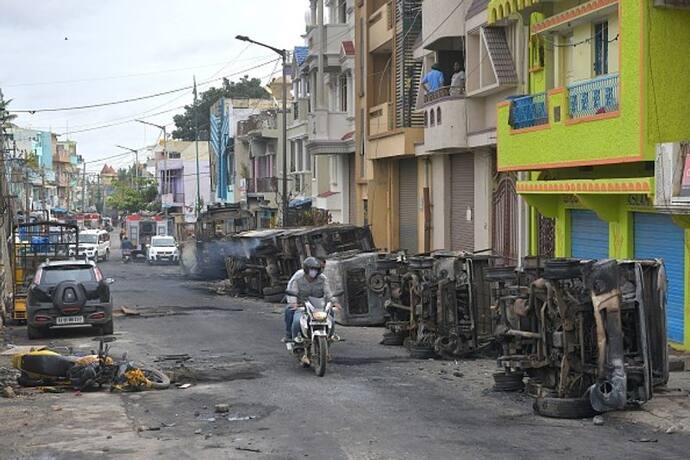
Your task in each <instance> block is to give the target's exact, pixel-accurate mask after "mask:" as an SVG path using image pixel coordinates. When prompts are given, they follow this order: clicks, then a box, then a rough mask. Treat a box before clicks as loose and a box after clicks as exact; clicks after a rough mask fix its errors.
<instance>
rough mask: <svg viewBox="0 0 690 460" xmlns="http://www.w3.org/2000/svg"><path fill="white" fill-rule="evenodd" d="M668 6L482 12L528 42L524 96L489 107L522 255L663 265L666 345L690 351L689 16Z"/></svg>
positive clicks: (603, 3) (598, 1)
mask: <svg viewBox="0 0 690 460" xmlns="http://www.w3.org/2000/svg"><path fill="white" fill-rule="evenodd" d="M673 3H674V2H671V1H667V2H655V1H654V0H591V1H587V2H582V1H572V0H561V1H558V0H551V1H548V2H547V1H539V0H491V1H490V2H489V4H488V11H487V13H488V17H489V21H490V23H491V24H490V26H491V25H493V26H500V25H502V24H504V23H506V22H510V21H518V22H519V23H521V24H522V25H523V26H524V27H529V32H530V33H529V37H530V38H529V42H528V43H525V44H523V45H524V47H523V49H524V50H525V52H526V53H528V59H527V60H526V62H528V68H526V69H523V72H522V75H523V76H524V78H523V82H522V85H523V93H524V95H523V96H518V97H513V98H511V99H510V100H506V101H503V102H501V103H499V104H498V107H497V137H498V139H497V146H498V147H497V148H498V154H497V158H498V159H497V161H498V169H499V171H517V172H520V173H521V176H522V180H521V181H519V182H518V184H517V190H518V192H519V193H520V194H521V196H522V197H523V198H524V199H525V201H526V202H527V203H528V204H529V205H530V208H531V211H530V212H531V218H530V221H531V225H530V230H531V231H530V236H531V238H530V252H531V253H532V254H534V255H545V256H557V257H571V256H572V257H580V258H603V257H613V258H619V259H626V258H662V259H663V260H664V262H665V267H666V273H667V276H668V290H667V312H668V314H667V318H668V319H667V325H668V328H667V329H668V337H669V340H670V342H671V343H672V345H673V346H675V347H677V348H682V349H690V307H689V305H690V283H689V282H688V280H689V278H690V250H688V248H689V247H690V184H688V185H687V187H688V188H687V190H686V189H685V188H684V187H683V183H684V178H685V177H686V176H687V177H689V178H690V171H686V167H685V163H686V157H687V156H688V152H689V151H690V149H689V148H688V143H687V141H688V140H690V103H688V99H687V98H688V95H690V71H689V69H690V50H688V48H687V46H686V42H687V38H688V37H689V36H690V9H688V8H683V7H676V8H670V7H668V5H669V4H673ZM657 4H664V6H657ZM520 46H522V45H520ZM518 73H520V72H518ZM686 194H687V195H688V196H686Z"/></svg>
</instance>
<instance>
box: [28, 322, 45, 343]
mask: <svg viewBox="0 0 690 460" xmlns="http://www.w3.org/2000/svg"><path fill="white" fill-rule="evenodd" d="M26 335H27V336H28V337H29V340H36V339H42V338H43V336H44V335H45V334H44V331H43V329H41V328H40V327H34V326H31V325H29V324H27V325H26Z"/></svg>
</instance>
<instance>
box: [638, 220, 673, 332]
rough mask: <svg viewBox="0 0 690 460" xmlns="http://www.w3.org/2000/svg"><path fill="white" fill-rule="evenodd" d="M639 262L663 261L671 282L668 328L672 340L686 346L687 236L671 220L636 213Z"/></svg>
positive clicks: (668, 302) (668, 299)
mask: <svg viewBox="0 0 690 460" xmlns="http://www.w3.org/2000/svg"><path fill="white" fill-rule="evenodd" d="M634 218H635V224H634V227H633V231H634V233H635V236H634V243H635V258H636V259H663V261H664V266H665V267H666V277H667V279H668V291H667V300H666V328H667V331H668V332H667V334H668V339H669V340H671V341H673V342H678V343H683V338H684V332H685V324H684V322H685V317H684V314H683V304H684V298H685V293H684V290H685V288H684V284H685V283H684V282H683V279H684V276H685V232H684V231H683V229H682V228H680V227H678V226H677V225H676V224H675V223H673V220H672V219H671V216H667V215H663V214H651V213H635V217H634Z"/></svg>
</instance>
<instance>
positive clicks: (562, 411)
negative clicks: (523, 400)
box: [532, 398, 597, 419]
mask: <svg viewBox="0 0 690 460" xmlns="http://www.w3.org/2000/svg"><path fill="white" fill-rule="evenodd" d="M532 407H533V408H534V412H535V413H536V414H539V415H541V416H542V417H551V418H570V419H577V418H590V417H594V416H595V415H597V411H595V410H594V409H593V408H592V404H591V403H590V402H589V399H586V398H537V399H535V400H534V405H533V406H532Z"/></svg>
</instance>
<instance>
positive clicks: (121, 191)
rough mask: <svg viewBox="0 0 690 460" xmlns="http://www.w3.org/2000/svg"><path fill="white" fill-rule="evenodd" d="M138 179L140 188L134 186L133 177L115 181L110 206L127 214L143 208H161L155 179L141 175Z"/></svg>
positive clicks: (155, 209)
mask: <svg viewBox="0 0 690 460" xmlns="http://www.w3.org/2000/svg"><path fill="white" fill-rule="evenodd" d="M137 181H138V184H139V188H138V189H137V188H136V187H132V185H131V183H132V179H127V180H125V181H122V180H116V181H115V182H113V194H112V195H110V196H109V197H108V200H107V201H108V206H110V207H112V208H115V209H117V211H118V212H124V213H127V214H131V213H134V212H137V211H142V210H147V211H157V210H160V202H157V197H158V189H157V187H156V182H155V181H154V180H153V179H149V178H141V177H140V178H138V180H137Z"/></svg>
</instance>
